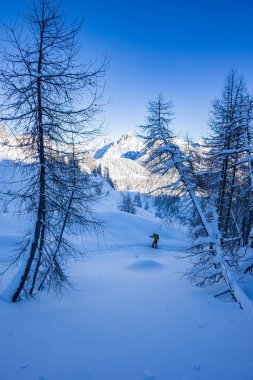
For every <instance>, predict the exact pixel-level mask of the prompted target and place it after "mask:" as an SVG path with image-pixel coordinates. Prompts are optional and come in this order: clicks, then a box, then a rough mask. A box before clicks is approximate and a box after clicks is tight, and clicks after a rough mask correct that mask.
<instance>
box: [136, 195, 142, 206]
mask: <svg viewBox="0 0 253 380" xmlns="http://www.w3.org/2000/svg"><path fill="white" fill-rule="evenodd" d="M134 204H135V206H136V207H142V202H141V196H140V193H137V194H135V196H134Z"/></svg>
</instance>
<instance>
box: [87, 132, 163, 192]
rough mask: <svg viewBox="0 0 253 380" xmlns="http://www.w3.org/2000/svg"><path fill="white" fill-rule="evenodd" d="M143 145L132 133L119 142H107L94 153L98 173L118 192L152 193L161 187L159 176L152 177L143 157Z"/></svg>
mask: <svg viewBox="0 0 253 380" xmlns="http://www.w3.org/2000/svg"><path fill="white" fill-rule="evenodd" d="M143 147H144V145H143V143H142V142H141V141H140V140H139V139H138V138H136V137H135V136H134V134H133V133H132V132H129V133H127V134H125V135H123V136H122V137H121V138H120V139H119V140H118V141H115V142H107V141H105V144H104V146H99V147H98V148H97V149H96V150H95V151H94V153H93V158H94V159H95V160H96V162H97V167H98V172H99V173H100V174H101V175H102V176H104V177H106V178H107V179H108V181H109V182H110V183H111V184H112V185H113V187H114V188H115V189H116V190H132V191H139V192H143V193H147V192H150V191H151V190H152V189H155V188H156V187H158V186H159V185H161V179H160V178H159V177H158V176H157V175H150V173H149V172H148V171H147V169H146V168H145V167H144V164H143V162H142V157H141V151H142V149H143Z"/></svg>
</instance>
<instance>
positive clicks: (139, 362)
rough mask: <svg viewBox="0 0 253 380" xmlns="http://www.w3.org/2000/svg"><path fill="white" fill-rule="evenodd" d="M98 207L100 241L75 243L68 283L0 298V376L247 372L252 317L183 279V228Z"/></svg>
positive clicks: (130, 379)
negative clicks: (154, 240) (82, 251)
mask: <svg viewBox="0 0 253 380" xmlns="http://www.w3.org/2000/svg"><path fill="white" fill-rule="evenodd" d="M107 206H108V205H107ZM101 214H102V216H103V218H104V219H105V220H108V223H109V224H108V230H107V232H106V234H105V237H104V240H103V241H101V240H100V242H99V243H98V244H99V246H97V241H96V239H94V238H90V239H87V241H86V240H85V241H83V242H82V243H81V242H80V245H82V244H83V246H85V247H86V257H85V259H84V260H83V261H82V262H78V263H74V264H72V267H71V268H70V271H69V274H70V277H71V279H72V281H73V284H74V288H73V289H69V290H67V291H66V292H65V293H64V296H63V297H58V298H57V297H56V296H55V295H53V294H50V295H47V294H42V295H41V296H40V297H39V299H37V300H35V301H25V302H22V303H17V304H9V303H6V302H4V301H0V315H1V324H0V337H1V343H2V347H3V348H4V349H3V350H2V352H1V356H0V380H169V379H171V380H209V379H210V380H211V379H217V380H225V379H229V380H238V379H241V380H252V371H253V351H252V339H253V330H252V316H251V315H249V314H248V313H246V312H244V311H242V310H240V308H239V307H238V305H237V304H236V303H234V302H232V301H231V300H230V299H229V298H228V299H226V298H225V299H223V300H222V299H217V298H214V297H213V296H212V293H211V292H210V291H208V290H206V289H201V288H197V287H194V286H192V285H191V284H189V282H188V281H187V280H186V279H184V278H182V274H183V272H184V270H185V267H186V265H187V263H186V261H184V260H183V261H182V260H178V259H177V258H176V256H179V255H180V254H181V250H182V249H184V247H185V243H186V242H185V240H186V237H185V236H184V235H183V233H182V232H180V231H178V230H173V229H170V230H166V229H164V228H163V229H161V227H160V226H159V224H158V220H157V219H154V218H153V219H152V218H151V217H150V218H147V215H146V217H145V218H144V217H142V216H138V215H130V214H127V213H123V212H119V211H113V210H111V211H110V212H109V211H108V212H106V211H103V212H101ZM8 223H9V229H10V226H11V224H12V222H11V219H10V218H9V219H8V218H6V217H5V219H3V217H2V218H1V225H3V224H4V225H5V229H1V231H3V234H4V235H3V236H1V254H3V252H4V247H7V246H6V242H7V240H8V239H7V240H6V234H7V231H8ZM155 230H156V231H157V232H159V234H160V237H161V239H160V247H159V249H158V250H153V249H152V248H151V247H150V242H151V239H149V234H150V233H152V232H153V231H155ZM14 240H15V239H14ZM89 240H90V241H89ZM87 246H88V248H87Z"/></svg>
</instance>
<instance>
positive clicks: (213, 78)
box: [0, 0, 253, 139]
mask: <svg viewBox="0 0 253 380" xmlns="http://www.w3.org/2000/svg"><path fill="white" fill-rule="evenodd" d="M28 1H29V0H28ZM63 4H64V8H65V9H66V11H67V13H68V15H69V17H70V18H73V17H75V16H77V17H80V18H83V19H84V26H83V30H82V32H81V35H80V39H81V41H82V43H83V52H82V56H83V59H84V61H87V60H90V59H96V60H97V61H98V62H100V61H101V60H102V59H103V57H104V56H107V57H109V59H110V67H109V71H108V73H107V75H106V90H105V99H107V100H108V99H110V103H109V104H108V105H107V106H106V107H105V111H104V115H103V117H104V119H105V123H106V125H107V129H108V130H111V134H112V136H115V137H119V136H120V135H121V134H122V133H125V132H127V131H129V130H135V127H136V126H137V125H139V124H141V123H143V122H144V120H145V116H146V107H147V103H148V101H149V100H150V99H152V98H155V97H156V96H157V95H158V94H159V93H163V95H164V96H165V98H167V99H172V100H173V103H174V106H175V121H174V129H175V132H176V133H178V134H180V135H181V136H184V135H185V133H186V131H188V133H189V135H190V136H192V137H193V138H194V139H197V138H199V137H200V136H202V135H204V134H206V132H207V130H208V126H207V122H208V110H209V107H210V102H211V100H212V99H214V98H215V97H219V96H220V93H221V89H222V86H223V83H224V78H225V76H226V74H227V73H228V71H229V69H230V68H234V69H236V70H237V72H238V73H240V74H243V75H244V77H245V79H246V82H247V84H248V88H249V90H250V91H252V92H253V22H252V20H253V0H174V1H172V0H167V1H166V0H135V1H134V0H128V1H120V0H118V1H116V0H115V1H114V0H104V1H102V0H89V1H85V0H64V1H63ZM23 10H24V5H23V2H22V0H8V1H7V0H6V1H3V0H0V20H1V21H4V22H6V21H8V20H10V19H12V20H14V19H15V17H16V14H17V12H22V11H23Z"/></svg>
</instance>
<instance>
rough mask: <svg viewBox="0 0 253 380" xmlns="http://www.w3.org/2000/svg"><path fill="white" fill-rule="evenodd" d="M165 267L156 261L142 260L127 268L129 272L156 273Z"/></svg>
mask: <svg viewBox="0 0 253 380" xmlns="http://www.w3.org/2000/svg"><path fill="white" fill-rule="evenodd" d="M164 268H165V265H162V264H160V263H158V262H157V261H154V260H140V261H136V262H134V263H132V264H130V265H128V266H127V267H126V269H128V270H135V271H141V272H142V271H147V270H148V271H156V270H161V269H164Z"/></svg>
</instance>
